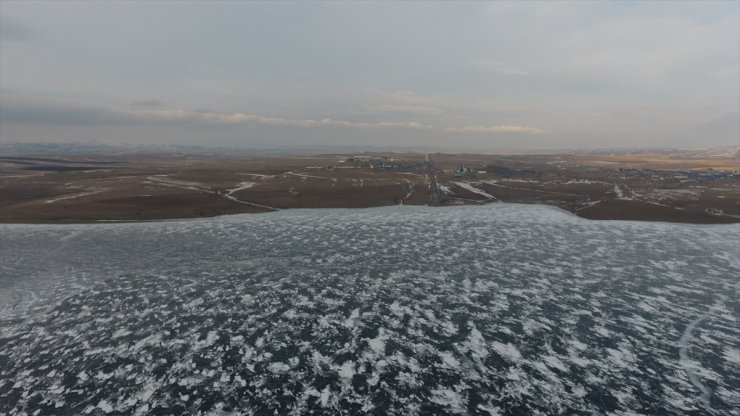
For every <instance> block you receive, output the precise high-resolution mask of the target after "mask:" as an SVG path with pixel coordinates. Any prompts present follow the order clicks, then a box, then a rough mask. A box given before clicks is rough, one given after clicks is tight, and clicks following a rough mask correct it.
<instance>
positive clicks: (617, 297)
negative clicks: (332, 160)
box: [0, 204, 740, 415]
mask: <svg viewBox="0 0 740 416" xmlns="http://www.w3.org/2000/svg"><path fill="white" fill-rule="evenodd" d="M739 246H740V226H737V225H729V226H725V225H723V226H691V225H678V224H664V223H647V222H641V223H640V222H622V221H610V222H606V221H603V222H602V221H588V220H583V219H580V218H578V217H575V216H573V215H570V214H568V213H565V212H563V211H560V210H557V209H554V208H550V207H544V206H523V205H510V204H491V205H487V206H481V207H445V208H429V207H410V206H402V207H398V206H397V207H386V208H378V209H361V210H287V211H280V212H276V213H270V214H257V215H238V216H230V217H221V218H215V219H207V220H187V221H164V222H158V223H125V224H93V225H63V226H53V225H2V226H0V414H9V415H20V414H34V413H36V412H38V414H105V413H111V414H120V413H124V414H229V413H230V412H236V414H273V413H275V412H277V413H279V414H285V413H287V414H306V413H331V414H335V413H336V414H358V413H359V414H362V413H381V414H387V413H389V414H499V415H506V414H624V415H627V414H687V413H691V414H707V415H738V414H740V412H738V409H739V408H740V393H738V386H740V364H739V363H740V359H739V358H738V357H739V353H740V345H738V339H740V323H739V322H738V321H739V320H740V316H738V314H739V312H738V311H740V302H739V301H738V299H740V293H738V292H739V291H740V277H739V276H740V259H739V258H738V256H739V255H740V253H738V250H737V247H739Z"/></svg>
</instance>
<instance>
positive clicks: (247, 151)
mask: <svg viewBox="0 0 740 416" xmlns="http://www.w3.org/2000/svg"><path fill="white" fill-rule="evenodd" d="M360 152H440V153H471V154H472V153H479V154H481V153H483V154H485V153H490V154H584V155H588V154H594V155H615V156H620V155H623V156H628V155H641V154H642V155H644V154H654V155H660V156H663V157H666V158H682V159H706V158H723V159H734V158H739V159H740V146H724V147H714V148H640V149H634V148H608V149H531V150H512V149H508V150H503V149H502V150H488V151H486V150H483V149H477V150H476V149H454V148H443V147H426V148H418V147H405V146H332V145H317V146H304V147H297V146H295V147H287V146H286V147H276V148H249V147H237V146H233V147H224V146H221V147H216V146H214V147H207V146H196V145H179V144H163V145H124V144H120V145H111V144H101V143H94V142H69V143H63V142H50V143H42V142H37V143H34V142H27V143H19V142H14V143H1V142H0V156H72V155H116V154H152V155H156V154H174V155H244V156H248V155H253V156H282V155H301V154H306V155H308V154H326V153H360Z"/></svg>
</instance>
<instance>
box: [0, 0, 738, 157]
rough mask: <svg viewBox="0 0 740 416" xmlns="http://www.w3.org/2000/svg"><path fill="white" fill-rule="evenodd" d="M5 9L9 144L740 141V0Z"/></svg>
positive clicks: (1, 71) (3, 69)
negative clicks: (739, 116)
mask: <svg viewBox="0 0 740 416" xmlns="http://www.w3.org/2000/svg"><path fill="white" fill-rule="evenodd" d="M175 10H176V13H177V16H178V18H177V19H172V16H173V13H174V12H175ZM2 12H3V15H2V25H0V26H1V27H2V38H3V50H2V55H3V56H2V59H0V78H1V79H0V81H2V86H3V88H4V89H3V90H1V91H0V99H2V101H3V105H2V107H1V108H0V118H2V121H3V139H5V140H20V139H23V138H28V137H36V136H44V137H51V136H52V135H55V134H57V135H59V136H60V137H77V138H81V139H86V140H96V139H97V138H98V137H101V136H103V135H108V136H110V137H113V136H114V133H115V134H118V135H119V136H116V137H120V138H121V140H132V141H133V140H140V141H141V140H156V141H160V142H178V141H180V140H185V139H184V138H185V137H189V138H188V140H191V141H193V142H194V141H197V140H203V138H204V137H208V138H209V143H211V142H212V141H214V140H224V141H229V142H236V141H239V142H240V143H241V141H242V140H246V141H263V142H265V143H271V142H272V141H276V140H282V141H284V144H286V145H289V144H290V143H291V141H293V142H295V143H301V144H305V142H306V141H312V142H313V144H329V143H331V144H341V143H343V142H347V141H355V142H358V141H360V140H365V141H367V142H368V143H374V142H375V141H380V140H382V141H387V142H389V143H395V144H400V145H406V146H415V145H419V146H422V145H426V144H429V143H434V144H435V145H444V144H445V143H449V144H451V145H457V144H458V143H464V144H465V146H467V147H474V146H480V147H481V148H485V149H487V150H492V149H495V146H497V145H499V144H500V145H506V146H509V147H513V146H520V147H522V148H524V147H528V146H538V147H542V146H552V147H566V146H570V147H619V146H648V147H658V146H666V147H675V146H679V145H680V146H686V145H691V144H692V143H694V144H696V145H702V146H711V145H731V144H736V143H737V138H738V137H739V136H740V126H738V123H735V122H734V120H733V119H732V117H733V116H734V114H735V113H736V109H737V106H738V102H740V22H739V20H740V19H738V17H739V16H740V3H738V2H726V1H718V2H713V1H702V2H684V1H678V2H672V1H662V2H619V1H617V2H589V3H582V2H568V1H562V2H556V3H553V2H470V3H455V4H451V3H444V2H439V3H419V2H409V3H403V2H402V3H400V4H399V3H383V2H379V3H374V2H354V3H330V2H327V3H313V2H292V3H287V2H280V3H259V2H188V3H182V4H177V5H174V4H173V3H170V2H113V3H107V2H64V3H61V2H3V6H2ZM62 15H63V16H64V17H65V18H64V19H61V18H60V16H62ZM7 22H10V23H7ZM161 22H168V23H167V25H162V24H161ZM194 26H198V27H208V28H209V30H208V32H207V33H204V32H198V31H193V30H192V28H193V27H194ZM132 27H135V28H136V30H132V29H131V28H132ZM409 27H413V29H414V30H409ZM35 28H43V36H39V34H38V32H37V30H36V29H35ZM276 28H279V30H277V29H276ZM381 28H382V30H380V29H381ZM91 34H95V35H94V36H91ZM29 40H34V41H33V42H30V41H29ZM11 90H12V91H16V92H18V94H15V95H13V94H10V93H9V91H11ZM152 97H156V98H152ZM62 100H67V101H62ZM165 103H166V104H165ZM197 108H206V109H209V110H190V109H197ZM727 114H730V115H729V116H728V115H727ZM101 125H105V126H106V128H105V129H101V128H99V126H101ZM96 128H97V130H96ZM523 137H526V140H519V141H516V143H508V142H506V141H507V140H510V139H511V141H512V142H513V141H514V139H516V138H519V139H521V138H523ZM214 144H218V143H214ZM247 144H248V143H247Z"/></svg>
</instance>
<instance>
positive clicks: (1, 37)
mask: <svg viewBox="0 0 740 416" xmlns="http://www.w3.org/2000/svg"><path fill="white" fill-rule="evenodd" d="M38 37H39V32H38V31H37V30H35V29H33V28H31V27H30V26H26V25H25V24H23V23H21V22H20V21H18V20H16V19H12V18H10V17H6V16H2V15H0V41H10V42H28V41H32V40H36V39H38Z"/></svg>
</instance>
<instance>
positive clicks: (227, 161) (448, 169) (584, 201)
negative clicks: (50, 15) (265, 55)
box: [0, 153, 740, 223]
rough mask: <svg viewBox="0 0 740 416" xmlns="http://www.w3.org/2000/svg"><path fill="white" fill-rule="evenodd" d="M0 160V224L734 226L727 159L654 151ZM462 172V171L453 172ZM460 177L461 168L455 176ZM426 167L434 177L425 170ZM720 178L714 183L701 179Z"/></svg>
mask: <svg viewBox="0 0 740 416" xmlns="http://www.w3.org/2000/svg"><path fill="white" fill-rule="evenodd" d="M352 156H353V155H322V156H294V157H254V158H250V157H224V156H220V157H215V156H133V155H116V156H95V157H92V156H90V157H82V156H80V157H66V158H33V157H26V158H9V157H4V158H0V196H1V198H0V222H6V223H7V222H43V223H65V222H94V221H131V220H133V221H145V220H159V219H171V218H197V217H211V216H217V215H225V214H237V213H259V212H270V211H274V210H279V209H289V208H362V207H373V206H384V205H393V204H414V205H424V204H428V203H429V202H430V201H431V200H432V193H433V192H434V191H435V190H434V189H432V188H433V186H432V177H431V176H432V175H435V176H436V180H437V183H438V185H439V191H438V196H439V200H440V202H441V205H458V204H484V203H495V202H517V203H534V204H549V205H555V206H558V207H560V208H563V209H565V210H568V211H570V212H573V213H575V214H576V215H579V216H581V217H584V218H590V219H625V220H657V221H676V222H690V223H725V222H740V177H738V176H733V175H732V174H731V173H732V172H733V171H737V169H738V166H737V160H736V159H731V158H706V159H694V158H683V159H681V158H675V157H674V158H669V157H665V156H663V155H652V154H645V155H616V156H614V155H604V156H602V155H520V156H497V155H472V154H457V155H451V154H434V155H431V157H432V159H433V161H434V170H433V171H432V170H430V167H429V166H428V165H427V164H426V163H425V155H424V154H417V153H409V154H391V153H389V154H373V155H359V156H358V157H355V158H353V157H352ZM461 168H463V169H461ZM461 171H462V172H461ZM432 172H433V173H432ZM717 172H729V173H730V174H729V175H724V176H722V177H714V176H711V177H708V176H707V173H709V174H710V175H711V174H713V173H717Z"/></svg>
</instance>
